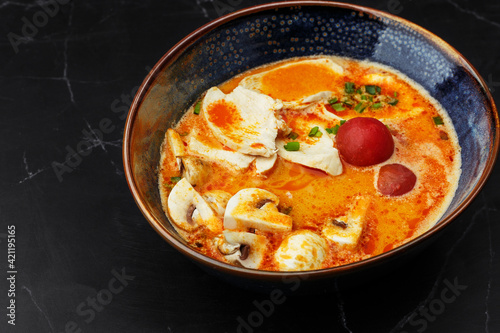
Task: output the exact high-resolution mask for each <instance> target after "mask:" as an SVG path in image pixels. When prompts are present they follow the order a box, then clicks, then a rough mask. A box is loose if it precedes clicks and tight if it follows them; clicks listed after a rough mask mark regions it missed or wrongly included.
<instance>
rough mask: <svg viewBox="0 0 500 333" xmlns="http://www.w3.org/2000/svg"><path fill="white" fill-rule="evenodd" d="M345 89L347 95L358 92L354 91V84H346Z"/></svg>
mask: <svg viewBox="0 0 500 333" xmlns="http://www.w3.org/2000/svg"><path fill="white" fill-rule="evenodd" d="M344 88H345V92H346V94H352V93H354V92H355V91H356V90H355V89H354V83H352V82H346V83H345V85H344Z"/></svg>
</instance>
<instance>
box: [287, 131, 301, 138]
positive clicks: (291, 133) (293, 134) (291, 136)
mask: <svg viewBox="0 0 500 333" xmlns="http://www.w3.org/2000/svg"><path fill="white" fill-rule="evenodd" d="M298 137H299V135H298V134H297V133H295V132H290V134H288V138H290V139H292V140H295V139H297V138H298Z"/></svg>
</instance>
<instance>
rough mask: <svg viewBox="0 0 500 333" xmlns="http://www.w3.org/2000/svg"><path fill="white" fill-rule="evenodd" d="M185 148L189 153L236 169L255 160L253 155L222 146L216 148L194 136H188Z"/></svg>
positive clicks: (245, 166)
mask: <svg viewBox="0 0 500 333" xmlns="http://www.w3.org/2000/svg"><path fill="white" fill-rule="evenodd" d="M187 149H188V152H189V154H192V155H197V156H201V157H203V158H204V159H206V160H209V161H213V162H218V163H221V164H229V166H230V167H232V168H236V169H238V170H245V169H248V167H249V166H250V164H251V163H252V162H253V161H254V160H255V157H254V156H249V155H245V154H242V153H239V152H236V151H231V150H225V149H222V148H216V147H213V146H211V145H208V144H206V143H205V142H202V141H200V140H198V139H197V138H196V137H194V136H192V137H190V138H189V141H188V146H187Z"/></svg>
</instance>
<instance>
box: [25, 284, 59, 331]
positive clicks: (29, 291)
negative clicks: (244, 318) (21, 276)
mask: <svg viewBox="0 0 500 333" xmlns="http://www.w3.org/2000/svg"><path fill="white" fill-rule="evenodd" d="M21 289H22V290H26V291H27V292H28V294H29V295H30V298H31V301H32V302H33V304H34V305H35V307H36V308H37V309H38V311H39V312H40V313H41V314H42V315H43V316H44V317H45V320H46V321H47V323H48V324H49V327H50V331H51V332H54V327H53V326H52V323H51V322H50V319H49V317H48V316H47V315H46V314H45V312H43V310H42V309H41V308H40V306H39V305H38V303H37V301H36V300H35V297H33V294H32V293H31V290H30V289H29V288H28V287H26V286H22V287H21Z"/></svg>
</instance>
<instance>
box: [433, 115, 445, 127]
mask: <svg viewBox="0 0 500 333" xmlns="http://www.w3.org/2000/svg"><path fill="white" fill-rule="evenodd" d="M432 120H434V124H435V125H436V126H438V125H444V121H443V118H441V117H440V116H436V117H432Z"/></svg>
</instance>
